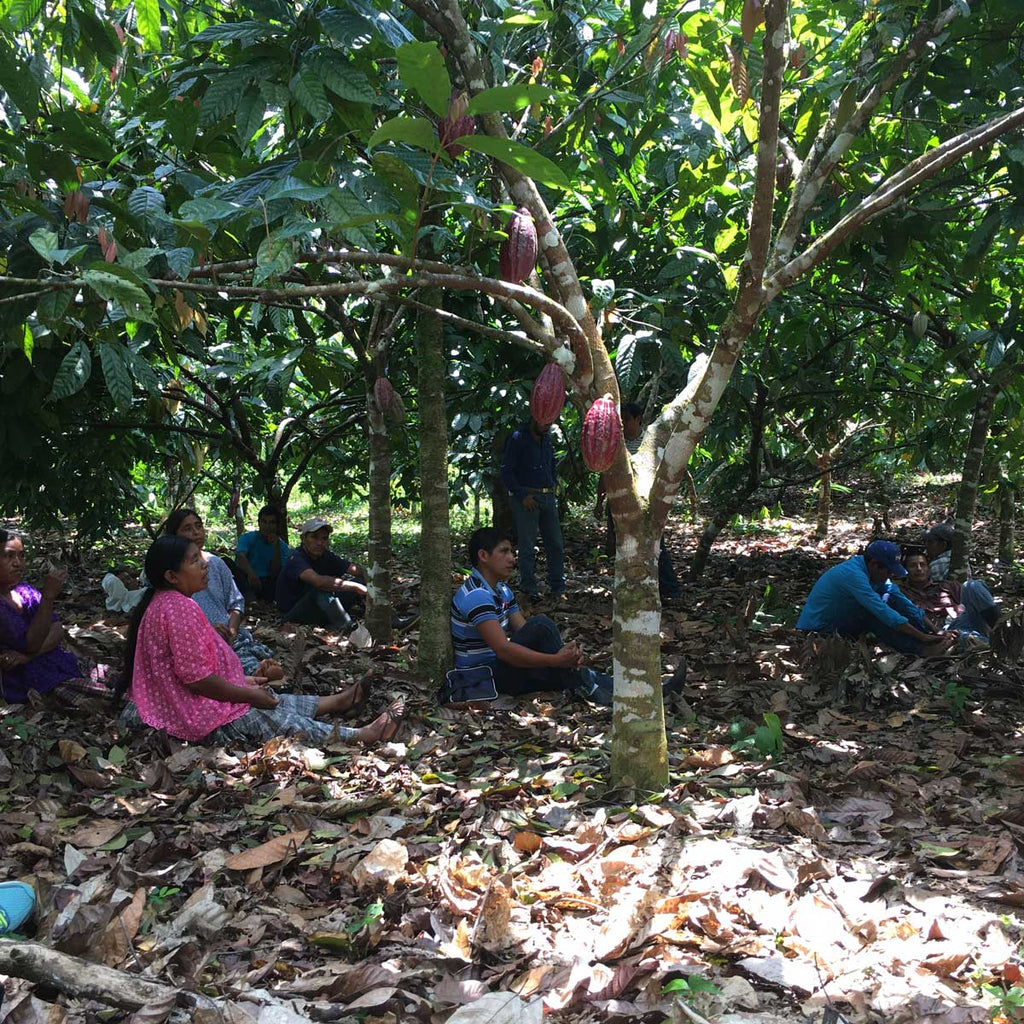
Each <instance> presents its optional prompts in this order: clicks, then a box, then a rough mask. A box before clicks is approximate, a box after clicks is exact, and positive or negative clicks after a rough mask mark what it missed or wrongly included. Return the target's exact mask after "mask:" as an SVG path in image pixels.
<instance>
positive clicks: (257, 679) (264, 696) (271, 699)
mask: <svg viewBox="0 0 1024 1024" xmlns="http://www.w3.org/2000/svg"><path fill="white" fill-rule="evenodd" d="M246 679H251V680H252V681H253V683H254V688H253V691H252V693H251V694H250V696H249V703H250V704H251V705H252V706H253V707H254V708H267V709H270V708H276V707H277V694H276V693H274V691H273V690H268V689H267V687H266V686H264V685H263V684H264V683H265V682H266V679H265V678H264V677H263V676H246Z"/></svg>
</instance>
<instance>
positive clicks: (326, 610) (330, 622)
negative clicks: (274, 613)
mask: <svg viewBox="0 0 1024 1024" xmlns="http://www.w3.org/2000/svg"><path fill="white" fill-rule="evenodd" d="M359 608H360V605H359V597H358V595H356V594H350V593H343V594H332V593H330V592H329V591H326V590H317V589H316V587H307V588H306V592H305V593H304V594H303V595H302V597H300V598H299V599H298V601H296V602H295V604H293V605H292V607H291V608H289V609H288V610H287V611H285V612H284V613H283V614H282V616H281V617H282V618H283V619H284V620H285V622H301V623H305V624H306V625H309V626H330V627H331V629H337V630H344V629H348V628H349V627H350V626H351V625H352V615H351V614H350V612H355V611H357V610H358V609H359Z"/></svg>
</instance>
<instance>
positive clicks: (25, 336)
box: [21, 323, 36, 363]
mask: <svg viewBox="0 0 1024 1024" xmlns="http://www.w3.org/2000/svg"><path fill="white" fill-rule="evenodd" d="M35 347H36V339H35V336H34V335H33V334H32V328H31V327H30V326H29V325H28V323H25V324H24V328H23V331H22V335H21V351H22V352H24V353H25V358H26V359H27V360H28V361H29V362H30V363H31V362H32V353H33V352H34V351H35Z"/></svg>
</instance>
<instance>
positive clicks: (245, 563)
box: [235, 537, 260, 587]
mask: <svg viewBox="0 0 1024 1024" xmlns="http://www.w3.org/2000/svg"><path fill="white" fill-rule="evenodd" d="M243 540H244V537H239V539H238V546H237V547H236V548H235V561H236V562H237V563H238V568H239V569H241V570H242V572H244V573H245V575H246V578H247V579H248V580H249V582H250V583H251V584H252V585H253V586H254V587H258V586H259V583H260V577H259V574H258V573H257V572H256V570H255V569H254V568H253V567H252V562H250V561H249V556H248V554H247V553H246V550H245V548H243V547H242V541H243Z"/></svg>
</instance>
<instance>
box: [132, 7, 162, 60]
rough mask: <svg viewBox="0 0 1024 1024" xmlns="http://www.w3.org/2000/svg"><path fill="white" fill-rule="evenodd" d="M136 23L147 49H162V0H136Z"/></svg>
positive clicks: (155, 50)
mask: <svg viewBox="0 0 1024 1024" xmlns="http://www.w3.org/2000/svg"><path fill="white" fill-rule="evenodd" d="M135 24H136V26H137V27H138V30H139V34H140V35H141V36H142V39H143V41H144V42H145V44H146V49H147V50H152V51H154V52H159V50H160V0H135Z"/></svg>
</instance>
